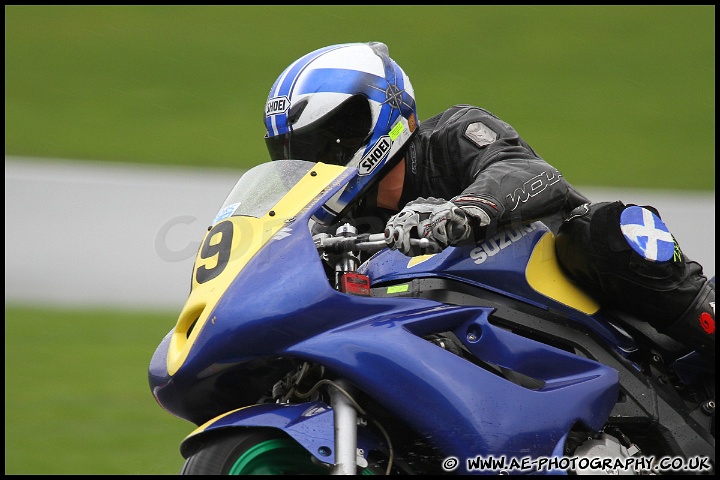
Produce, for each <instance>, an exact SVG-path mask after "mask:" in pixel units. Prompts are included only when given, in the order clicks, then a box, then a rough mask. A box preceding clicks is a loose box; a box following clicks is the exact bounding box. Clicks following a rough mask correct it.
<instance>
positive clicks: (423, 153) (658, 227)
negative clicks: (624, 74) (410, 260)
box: [264, 42, 715, 363]
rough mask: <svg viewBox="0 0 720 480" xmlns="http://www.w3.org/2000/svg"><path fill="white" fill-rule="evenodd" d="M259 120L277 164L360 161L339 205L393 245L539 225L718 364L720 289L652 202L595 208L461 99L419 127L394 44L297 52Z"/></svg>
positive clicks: (407, 249) (603, 280) (614, 292)
mask: <svg viewBox="0 0 720 480" xmlns="http://www.w3.org/2000/svg"><path fill="white" fill-rule="evenodd" d="M264 122H265V127H266V134H265V141H266V145H267V147H268V151H269V153H270V157H271V159H272V160H278V159H290V158H294V159H302V160H309V161H315V162H323V163H330V164H336V165H346V166H351V167H356V168H358V179H357V181H356V182H354V183H353V184H352V185H350V186H349V187H348V191H347V192H346V194H344V195H341V196H340V197H339V198H338V199H336V202H335V204H334V205H332V207H333V213H336V214H346V213H350V212H352V213H353V214H354V215H356V216H369V215H375V216H378V217H380V218H381V219H382V221H383V223H384V224H385V238H386V241H387V244H388V247H389V248H391V249H397V250H399V251H401V252H402V253H404V254H406V255H408V256H417V255H422V254H427V253H437V252H439V251H441V250H442V249H444V248H446V247H448V246H453V245H460V244H462V243H464V242H480V241H482V240H484V239H486V238H489V237H492V236H493V235H495V233H496V232H497V231H499V230H501V229H504V228H508V227H517V226H519V225H522V224H527V223H530V222H533V221H536V220H542V221H543V222H544V223H545V224H546V225H547V226H548V227H549V228H550V229H551V230H552V231H553V232H554V233H555V234H556V237H557V238H556V247H557V248H556V251H557V255H558V260H559V261H560V264H561V265H562V267H563V268H564V269H565V271H566V272H567V273H568V274H569V275H570V276H571V277H572V278H573V279H574V280H575V281H576V282H577V283H578V284H579V285H581V286H583V287H585V288H586V289H587V290H588V292H589V293H591V294H592V295H594V296H596V297H597V298H598V299H599V300H600V301H601V302H602V303H603V304H604V305H608V306H611V307H614V308H617V309H619V310H623V311H627V312H628V313H632V314H633V315H635V316H637V317H638V318H639V319H641V320H643V321H646V322H647V323H649V324H650V325H652V326H653V327H654V328H656V329H657V330H658V331H660V332H662V333H665V334H666V335H669V336H671V337H673V338H675V339H676V340H678V341H680V342H681V343H683V344H685V345H687V346H688V347H690V348H693V349H696V350H697V351H698V352H700V353H701V354H702V355H703V356H705V357H707V358H709V359H711V360H713V363H714V357H715V310H714V305H715V283H714V281H708V279H707V278H706V277H705V275H704V274H703V269H702V266H701V265H700V264H698V263H697V262H694V261H692V260H690V259H689V258H687V257H686V256H685V255H684V253H683V252H682V250H681V249H680V247H679V245H678V244H677V242H676V241H675V239H674V237H673V236H672V234H671V233H670V232H669V229H668V228H667V226H666V225H665V224H664V223H663V222H662V220H661V217H660V214H659V212H657V210H656V209H654V208H653V207H651V206H638V205H634V204H625V203H623V202H620V201H615V202H599V203H592V202H590V201H589V199H587V198H586V197H585V196H584V195H582V194H581V193H580V192H578V191H577V190H576V189H575V188H574V187H573V186H572V185H571V184H570V183H569V182H568V181H567V180H566V179H565V177H564V176H563V175H562V174H561V173H560V172H559V171H558V170H557V169H556V168H554V167H553V166H551V165H550V164H549V163H548V162H547V161H545V160H544V159H543V158H542V157H540V156H539V155H538V154H537V153H536V152H535V151H534V150H533V149H532V148H531V147H530V145H528V144H527V143H526V142H525V141H524V140H523V139H522V138H521V137H520V135H519V134H518V133H517V132H516V131H515V130H514V128H513V127H512V126H510V125H509V124H507V123H505V122H504V121H502V120H501V119H500V118H498V117H497V116H495V115H494V114H493V113H491V112H489V111H487V110H485V109H482V108H479V107H475V106H471V105H455V106H452V107H450V108H448V109H447V110H445V111H444V112H441V113H439V114H437V115H435V116H433V117H431V118H429V119H427V120H424V121H422V122H420V121H419V119H418V116H417V106H416V103H415V92H414V89H413V87H412V84H411V83H410V79H409V77H408V76H407V74H406V73H405V72H404V70H403V69H402V68H401V67H400V66H399V65H398V64H397V63H395V61H393V60H392V59H391V58H390V56H389V51H388V48H387V46H386V45H385V44H383V43H380V42H368V43H348V44H339V45H331V46H327V47H324V48H320V49H318V50H315V51H313V52H310V53H308V54H307V55H304V56H303V57H301V58H300V59H298V60H296V61H295V62H293V63H292V64H291V65H290V66H288V67H287V68H286V69H285V70H284V71H283V72H282V74H281V75H280V76H279V77H278V78H277V80H276V81H275V83H274V84H273V86H272V88H271V90H270V93H269V95H268V101H267V104H266V109H265V115H264ZM358 193H360V195H358ZM358 197H360V198H361V199H360V200H359V201H352V200H346V199H354V198H358ZM320 220H322V219H320ZM411 238H425V239H427V240H428V246H427V247H424V248H420V247H417V246H415V245H412V244H411V242H410V239H411Z"/></svg>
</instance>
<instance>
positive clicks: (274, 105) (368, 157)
mask: <svg viewBox="0 0 720 480" xmlns="http://www.w3.org/2000/svg"><path fill="white" fill-rule="evenodd" d="M265 128H266V133H265V143H266V145H267V148H268V152H269V153H270V158H271V159H272V160H281V159H298V160H308V161H313V162H322V163H328V164H333V165H341V166H348V167H355V168H357V169H358V172H357V177H356V178H355V179H354V180H353V181H352V182H350V184H348V186H347V187H346V188H345V190H344V191H343V193H342V195H340V196H338V198H336V199H334V200H335V205H334V207H333V206H332V205H331V206H330V207H329V208H330V209H331V212H333V213H335V214H337V213H340V211H341V210H345V209H346V207H347V206H348V204H349V203H351V202H352V200H353V199H356V198H357V197H359V196H362V194H363V193H364V192H366V191H367V190H368V189H369V188H370V187H371V186H372V185H374V184H375V183H376V181H378V180H379V179H381V178H382V177H383V176H384V175H385V174H386V173H387V171H389V170H390V169H391V168H392V167H393V166H394V165H395V163H397V161H398V160H399V159H400V158H401V156H402V153H403V152H404V150H405V148H406V147H407V145H409V140H410V138H411V136H412V134H413V133H414V132H415V130H416V129H417V109H416V106H415V92H414V90H413V87H412V84H411V83H410V79H409V78H408V76H407V75H406V74H405V72H404V71H403V70H402V68H400V66H399V65H398V64H397V63H395V62H394V61H393V60H392V59H391V58H390V56H389V53H388V48H387V46H386V45H385V44H383V43H380V42H368V43H345V44H339V45H331V46H328V47H324V48H320V49H318V50H315V51H314V52H311V53H308V54H307V55H305V56H303V57H301V58H300V59H298V60H296V61H295V62H293V63H292V64H291V65H290V66H289V67H287V68H286V69H285V71H283V72H282V74H281V75H280V76H279V77H278V78H277V80H276V81H275V83H274V84H273V86H272V88H271V89H270V93H269V95H268V99H267V103H266V105H265Z"/></svg>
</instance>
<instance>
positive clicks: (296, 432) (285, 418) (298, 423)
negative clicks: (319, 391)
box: [180, 402, 387, 464]
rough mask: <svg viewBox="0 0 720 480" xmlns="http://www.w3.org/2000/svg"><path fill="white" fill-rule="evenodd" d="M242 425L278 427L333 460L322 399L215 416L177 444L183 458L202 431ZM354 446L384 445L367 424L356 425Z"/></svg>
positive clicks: (328, 413) (329, 416)
mask: <svg viewBox="0 0 720 480" xmlns="http://www.w3.org/2000/svg"><path fill="white" fill-rule="evenodd" d="M242 427H272V428H277V429H279V430H282V431H283V432H285V433H287V434H288V435H289V436H291V437H292V438H293V439H294V440H295V441H296V442H298V443H299V444H300V445H302V446H303V447H304V448H305V449H306V450H307V451H308V452H310V453H311V454H312V455H313V456H314V457H315V458H317V459H318V460H319V461H321V462H324V463H329V464H334V463H335V443H334V442H335V440H334V432H335V422H334V420H333V411H332V409H331V407H330V406H329V405H328V404H326V403H324V402H307V403H298V404H277V403H272V404H264V405H251V406H249V407H244V408H240V409H238V410H234V411H231V412H228V413H226V414H223V415H220V416H219V417H216V418H214V419H212V420H210V421H208V422H207V423H205V424H204V425H202V426H200V427H198V428H197V429H196V430H195V431H194V432H192V433H191V434H190V435H188V436H187V437H186V438H185V439H184V440H183V442H182V444H181V445H180V452H181V454H182V455H183V457H184V458H188V457H189V456H190V455H192V454H193V453H194V448H195V445H196V444H198V442H201V440H202V437H203V435H205V434H207V433H208V432H212V431H216V430H218V429H229V428H242ZM357 433H358V439H357V442H358V443H357V445H358V448H361V449H363V451H364V452H365V454H366V455H367V452H370V451H371V450H375V449H378V448H382V449H385V448H387V444H386V443H385V441H384V440H382V439H380V438H378V437H376V436H375V435H374V434H373V433H372V432H370V431H368V429H367V428H358V431H357Z"/></svg>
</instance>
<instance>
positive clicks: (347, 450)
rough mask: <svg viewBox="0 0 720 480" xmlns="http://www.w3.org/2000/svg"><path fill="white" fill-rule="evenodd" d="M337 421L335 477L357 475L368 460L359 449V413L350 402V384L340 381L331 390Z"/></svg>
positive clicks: (334, 414)
mask: <svg viewBox="0 0 720 480" xmlns="http://www.w3.org/2000/svg"><path fill="white" fill-rule="evenodd" d="M328 390H329V393H330V405H331V406H332V409H333V418H334V421H335V467H334V468H333V472H332V473H333V475H357V468H358V466H359V467H361V468H364V467H367V460H365V457H364V456H363V455H362V452H359V451H358V448H357V426H358V412H357V410H356V409H355V407H354V406H353V404H352V402H351V400H350V398H351V397H350V394H351V391H350V383H349V382H347V381H345V380H338V381H336V382H335V384H334V385H332V386H331V387H330V388H329V389H328Z"/></svg>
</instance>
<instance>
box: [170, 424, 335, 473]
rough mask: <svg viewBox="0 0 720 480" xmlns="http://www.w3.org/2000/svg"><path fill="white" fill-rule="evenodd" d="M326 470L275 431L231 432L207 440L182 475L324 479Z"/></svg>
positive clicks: (187, 463) (187, 464)
mask: <svg viewBox="0 0 720 480" xmlns="http://www.w3.org/2000/svg"><path fill="white" fill-rule="evenodd" d="M330 473H331V472H330V469H329V468H328V467H327V466H324V465H321V464H318V463H315V462H314V461H313V457H312V455H311V454H310V453H309V452H308V451H307V450H306V449H305V448H303V447H302V446H301V445H300V444H298V443H297V442H296V441H295V440H293V439H292V438H290V437H289V436H287V435H285V434H284V433H283V432H281V431H279V430H275V429H251V430H233V431H232V432H231V433H228V434H226V435H218V436H214V437H210V438H209V439H208V440H207V441H206V442H205V443H203V444H202V446H201V447H200V448H199V449H198V450H197V451H196V452H195V453H194V454H193V455H191V456H190V457H188V459H187V460H186V461H185V464H184V465H183V468H182V470H181V471H180V474H181V475H327V474H330Z"/></svg>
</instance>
